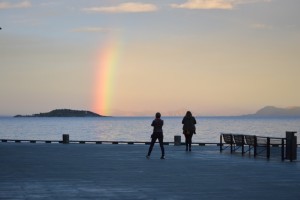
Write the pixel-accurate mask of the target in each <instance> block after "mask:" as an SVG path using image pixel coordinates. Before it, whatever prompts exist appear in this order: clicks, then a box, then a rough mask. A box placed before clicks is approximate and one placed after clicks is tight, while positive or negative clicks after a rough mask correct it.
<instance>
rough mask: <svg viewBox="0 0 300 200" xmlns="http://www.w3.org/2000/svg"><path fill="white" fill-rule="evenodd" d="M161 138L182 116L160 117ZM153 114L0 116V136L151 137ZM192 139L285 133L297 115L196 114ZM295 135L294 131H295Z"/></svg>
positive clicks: (297, 123) (296, 123) (175, 129)
mask: <svg viewBox="0 0 300 200" xmlns="http://www.w3.org/2000/svg"><path fill="white" fill-rule="evenodd" d="M162 119H163V120H164V126H163V131H164V141H165V142H173V141H174V136H176V135H181V136H183V135H182V123H181V122H182V117H163V118H162ZM152 120H153V117H100V118H98V117H83V118H81V117H69V118H63V117H19V118H15V117H0V139H14V140H62V135H63V134H69V137H70V140H82V141H125V142H127V141H133V142H146V141H150V136H151V134H152V127H151V122H152ZM196 121H197V124H196V135H194V137H193V142H201V143H202V142H203V143H217V142H219V140H220V139H219V138H220V134H221V133H236V134H250V135H257V136H266V137H280V138H282V137H285V133H286V131H295V132H297V133H299V132H300V118H286V117H285V118H279V117H196ZM296 135H297V134H296Z"/></svg>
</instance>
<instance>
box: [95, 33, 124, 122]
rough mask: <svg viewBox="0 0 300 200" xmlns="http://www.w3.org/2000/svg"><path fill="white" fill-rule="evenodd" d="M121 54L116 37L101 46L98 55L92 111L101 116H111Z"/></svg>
mask: <svg viewBox="0 0 300 200" xmlns="http://www.w3.org/2000/svg"><path fill="white" fill-rule="evenodd" d="M119 54H120V40H119V37H116V36H115V35H114V36H111V37H110V38H108V39H107V40H106V41H105V44H103V45H101V49H100V53H98V55H97V64H96V66H95V88H94V89H93V93H94V95H93V106H92V109H93V111H95V112H96V113H98V114H100V115H107V116H108V115H111V110H112V104H113V95H114V91H115V76H116V71H117V66H118V63H119Z"/></svg>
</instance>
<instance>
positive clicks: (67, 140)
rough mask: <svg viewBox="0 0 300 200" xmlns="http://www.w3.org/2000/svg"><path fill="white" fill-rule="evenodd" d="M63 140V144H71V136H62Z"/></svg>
mask: <svg viewBox="0 0 300 200" xmlns="http://www.w3.org/2000/svg"><path fill="white" fill-rule="evenodd" d="M62 138H63V141H62V142H63V144H69V134H63V135H62Z"/></svg>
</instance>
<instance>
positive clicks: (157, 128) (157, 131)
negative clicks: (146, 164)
mask: <svg viewBox="0 0 300 200" xmlns="http://www.w3.org/2000/svg"><path fill="white" fill-rule="evenodd" d="M160 117H161V114H160V113H159V112H158V113H156V114H155V119H154V120H153V121H152V124H151V126H153V133H152V135H151V144H150V147H149V151H148V154H147V156H146V157H147V158H148V159H149V158H150V155H151V152H152V149H153V146H154V144H155V142H156V140H157V139H158V141H159V145H160V149H161V157H160V159H165V149H164V135H163V129H162V127H163V125H164V121H163V120H161V119H160Z"/></svg>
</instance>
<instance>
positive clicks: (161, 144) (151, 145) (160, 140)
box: [148, 133, 165, 156]
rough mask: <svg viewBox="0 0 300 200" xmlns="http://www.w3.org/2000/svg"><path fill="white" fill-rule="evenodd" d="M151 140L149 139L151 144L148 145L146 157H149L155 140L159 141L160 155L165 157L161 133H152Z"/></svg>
mask: <svg viewBox="0 0 300 200" xmlns="http://www.w3.org/2000/svg"><path fill="white" fill-rule="evenodd" d="M151 138H152V139H151V144H150V147H149V151H148V156H150V155H151V152H152V149H153V146H154V144H155V142H156V140H157V139H158V141H159V145H160V150H161V155H162V156H164V155H165V148H164V137H163V135H162V133H153V134H152V136H151Z"/></svg>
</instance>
